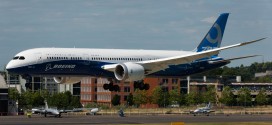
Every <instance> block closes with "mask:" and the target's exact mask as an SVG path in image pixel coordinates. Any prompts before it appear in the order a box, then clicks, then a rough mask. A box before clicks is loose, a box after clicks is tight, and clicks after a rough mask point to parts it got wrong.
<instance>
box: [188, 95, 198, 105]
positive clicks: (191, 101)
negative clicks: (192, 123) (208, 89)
mask: <svg viewBox="0 0 272 125" xmlns="http://www.w3.org/2000/svg"><path fill="white" fill-rule="evenodd" d="M196 99H197V93H196V92H190V93H189V94H187V95H186V102H187V105H195V104H197V100H196Z"/></svg>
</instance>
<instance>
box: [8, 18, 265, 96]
mask: <svg viewBox="0 0 272 125" xmlns="http://www.w3.org/2000/svg"><path fill="white" fill-rule="evenodd" d="M228 16H229V14H228V13H223V14H221V15H220V16H219V17H218V19H217V20H216V21H215V23H214V24H213V25H212V27H211V28H210V30H209V31H208V33H207V34H206V35H205V37H204V38H203V40H202V41H201V42H200V44H199V45H198V46H197V47H196V49H195V50H194V51H166V50H140V49H139V50H128V49H87V48H34V49H29V50H25V51H22V52H20V53H18V54H16V55H15V56H14V58H13V59H12V60H11V61H10V62H9V63H8V64H7V66H6V69H7V71H8V72H10V73H15V74H20V75H31V76H35V75H38V76H52V77H54V80H55V82H57V83H67V84H68V83H77V82H79V81H80V80H81V79H82V77H86V76H94V77H105V78H109V79H117V80H119V81H141V80H143V79H144V78H145V77H152V76H156V77H160V76H174V77H180V76H187V75H191V74H195V73H200V72H203V71H207V70H211V69H215V68H218V67H221V66H224V65H226V64H228V63H230V61H231V60H235V59H241V58H248V57H252V56H243V57H236V58H231V59H224V58H221V57H219V56H218V54H219V52H220V51H222V50H225V49H230V48H234V47H239V46H243V45H247V44H251V43H254V42H257V41H260V40H263V39H265V38H261V39H257V40H253V41H249V42H242V43H238V44H233V45H229V46H225V47H220V45H221V41H222V38H223V34H224V30H225V26H226V23H227V19H228ZM154 44H155V43H154ZM134 84H137V86H139V88H140V89H148V88H149V85H148V84H144V83H143V82H135V83H134ZM103 87H104V89H106V90H107V89H109V90H110V91H118V90H119V86H118V85H113V84H112V83H110V84H105V85H104V86H103Z"/></svg>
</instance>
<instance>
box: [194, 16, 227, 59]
mask: <svg viewBox="0 0 272 125" xmlns="http://www.w3.org/2000/svg"><path fill="white" fill-rule="evenodd" d="M228 16H229V13H223V14H221V15H220V16H219V17H218V18H217V20H216V21H215V23H214V24H213V26H212V27H211V29H210V30H209V32H208V33H207V34H206V35H205V37H204V38H203V40H202V41H201V43H200V44H199V45H198V47H197V50H196V51H197V52H201V51H206V50H210V49H214V48H218V47H220V45H221V41H222V38H223V34H224V30H225V26H226V23H227V20H228ZM215 56H217V55H215Z"/></svg>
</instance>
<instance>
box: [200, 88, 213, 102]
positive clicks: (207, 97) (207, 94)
mask: <svg viewBox="0 0 272 125" xmlns="http://www.w3.org/2000/svg"><path fill="white" fill-rule="evenodd" d="M203 97H204V98H203V101H204V103H208V102H211V103H215V100H216V89H215V87H214V86H207V91H206V92H205V93H203Z"/></svg>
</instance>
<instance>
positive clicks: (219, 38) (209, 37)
mask: <svg viewBox="0 0 272 125" xmlns="http://www.w3.org/2000/svg"><path fill="white" fill-rule="evenodd" d="M214 29H216V31H217V32H213V33H214V34H212V36H211V32H210V33H209V34H208V35H207V37H206V39H207V40H208V41H209V42H210V43H216V42H221V40H222V31H221V28H220V26H219V25H218V24H217V23H215V24H214V26H213V29H212V30H214ZM215 34H217V36H216V37H215V38H214V39H213V38H212V37H213V36H215Z"/></svg>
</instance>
